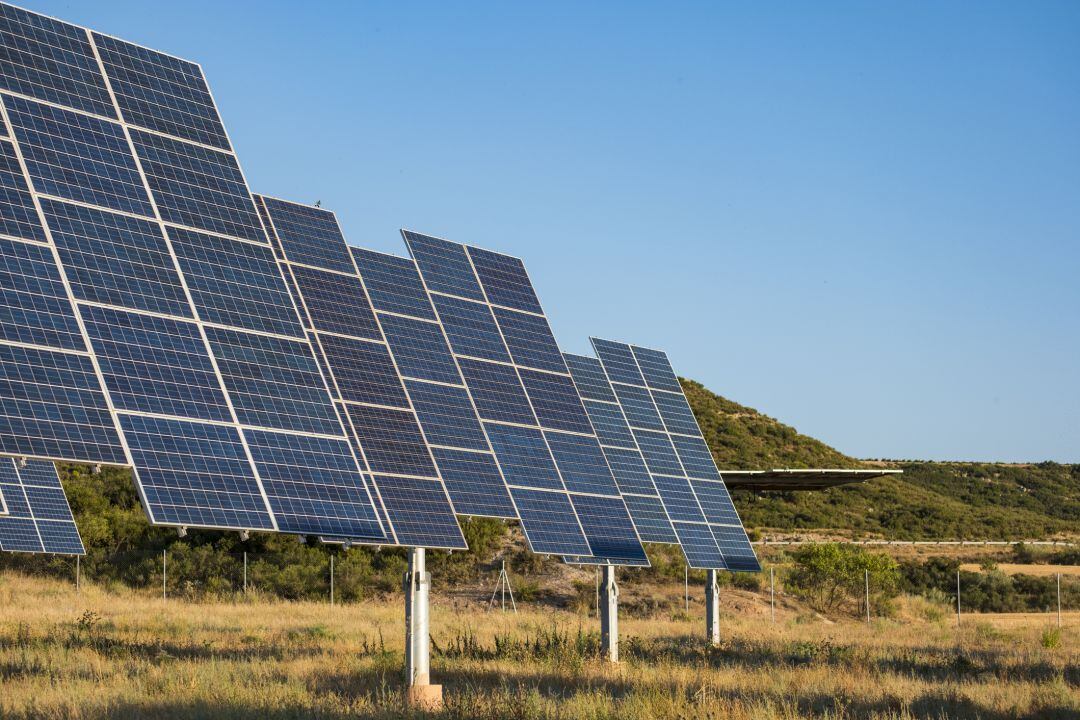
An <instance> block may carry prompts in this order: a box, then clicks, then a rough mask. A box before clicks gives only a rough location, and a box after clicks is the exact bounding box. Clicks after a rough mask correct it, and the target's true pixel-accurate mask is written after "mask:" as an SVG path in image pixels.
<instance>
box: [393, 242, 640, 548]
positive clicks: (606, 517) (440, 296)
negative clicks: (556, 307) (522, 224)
mask: <svg viewBox="0 0 1080 720" xmlns="http://www.w3.org/2000/svg"><path fill="white" fill-rule="evenodd" d="M402 234H403V236H404V238H405V243H406V245H408V247H409V251H410V253H411V254H412V256H413V259H414V260H415V262H416V267H417V269H418V271H419V273H420V277H421V279H422V280H423V283H424V286H425V287H426V288H427V290H428V291H429V294H430V297H431V301H432V306H433V307H434V309H435V313H436V315H437V316H438V319H439V321H440V322H441V324H442V326H443V327H444V328H445V330H446V336H447V340H448V341H449V344H450V348H451V350H452V351H453V354H454V357H455V359H456V360H457V364H458V367H459V368H460V371H461V375H462V378H463V380H464V383H465V387H466V388H467V389H468V391H469V393H470V395H471V396H472V398H473V401H474V404H475V407H476V411H477V413H478V414H479V416H480V419H481V421H482V422H481V424H482V426H483V428H484V431H485V432H486V434H487V437H488V439H489V441H490V443H491V446H492V448H493V449H494V451H495V456H496V458H498V461H499V466H500V467H501V469H502V471H503V476H504V478H505V480H506V482H507V484H508V485H509V486H510V493H511V495H512V497H513V499H514V503H515V506H516V508H517V511H518V516H519V517H520V519H521V523H522V529H523V530H524V532H525V535H526V538H527V539H528V542H529V544H530V547H531V548H532V550H533V551H534V552H540V553H552V554H560V555H563V556H565V557H567V558H568V559H570V560H571V561H574V562H578V561H584V559H585V558H588V557H593V558H595V561H597V562H611V563H615V564H626V565H633V564H640V565H647V564H648V559H647V558H646V557H645V552H644V550H643V548H642V547H641V541H640V539H639V537H638V534H637V532H636V531H635V529H634V524H633V522H632V521H631V519H630V515H629V513H628V511H627V509H626V505H625V503H624V502H623V500H622V498H621V496H620V495H619V490H618V486H617V485H616V484H615V480H614V478H613V477H612V474H611V469H610V468H609V467H608V465H607V462H606V459H605V457H604V454H603V451H602V449H601V447H600V443H599V441H598V440H597V438H596V434H595V432H594V430H593V427H592V425H591V424H590V422H589V418H588V415H587V414H586V412H585V408H584V407H583V406H582V402H581V398H580V397H579V396H578V392H577V389H576V387H575V385H574V381H573V379H572V378H571V377H570V373H569V371H568V370H567V367H566V365H565V363H564V362H563V359H562V354H561V353H560V351H559V348H558V344H557V343H556V342H555V338H554V335H553V334H552V332H551V327H550V325H549V324H548V321H547V318H546V317H545V316H544V315H543V310H542V308H541V307H540V303H539V301H538V300H537V297H536V292H535V290H534V289H533V286H532V283H531V281H530V280H529V278H528V275H527V273H526V272H525V267H524V265H523V264H522V263H521V261H520V260H518V259H517V258H512V257H509V256H506V255H501V254H499V253H493V252H490V251H487V250H481V249H479V248H474V247H470V246H465V245H460V244H458V243H453V242H449V241H446V240H441V239H438V238H434V237H430V236H427V235H421V234H418V233H414V232H410V231H403V232H402Z"/></svg>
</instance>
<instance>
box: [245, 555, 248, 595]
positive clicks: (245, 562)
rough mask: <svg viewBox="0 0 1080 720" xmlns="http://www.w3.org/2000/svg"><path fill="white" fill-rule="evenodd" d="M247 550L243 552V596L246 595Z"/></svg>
mask: <svg viewBox="0 0 1080 720" xmlns="http://www.w3.org/2000/svg"><path fill="white" fill-rule="evenodd" d="M247 591H248V588H247V550H245V551H244V594H245V595H247Z"/></svg>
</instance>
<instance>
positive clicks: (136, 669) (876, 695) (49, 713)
mask: <svg viewBox="0 0 1080 720" xmlns="http://www.w3.org/2000/svg"><path fill="white" fill-rule="evenodd" d="M697 610H700V606H699V607H698V608H697ZM697 610H695V613H697ZM939 610H940V609H935V608H934V607H932V606H930V605H929V604H928V603H925V602H921V601H919V602H916V601H912V602H908V603H904V604H902V606H901V609H900V613H901V614H900V616H899V617H898V619H895V620H880V621H877V622H876V623H875V624H874V625H871V626H869V627H867V626H866V625H864V624H862V623H858V622H855V621H841V622H837V623H835V624H824V623H820V622H814V621H809V620H807V621H802V622H800V620H799V619H798V618H797V617H796V615H795V614H786V613H785V617H786V618H787V619H785V620H784V621H783V622H781V623H778V624H776V625H773V624H771V623H770V622H769V621H768V616H767V615H765V616H761V615H755V616H754V617H751V618H745V617H742V616H730V615H729V616H727V617H725V618H724V624H723V632H724V637H725V640H724V643H723V644H722V646H721V647H719V648H707V647H705V646H704V644H703V643H702V642H701V641H700V640H699V639H698V637H699V635H700V634H701V633H700V630H701V627H700V626H701V625H702V621H701V619H700V618H699V617H694V618H691V619H687V618H685V617H678V616H676V617H652V618H648V619H632V618H624V619H623V622H622V637H623V644H622V650H623V655H624V662H623V663H621V664H620V665H618V666H615V667H611V666H607V665H605V664H604V663H602V662H600V661H599V660H597V659H595V657H593V656H592V655H591V649H592V648H593V647H594V645H595V636H594V635H593V634H592V631H593V630H594V628H595V626H596V623H595V621H594V620H593V619H591V618H587V617H582V616H578V615H574V614H571V613H567V612H559V611H551V610H528V611H523V612H522V613H521V614H519V615H517V616H513V615H503V614H501V613H497V612H495V613H487V612H484V611H482V610H480V609H478V607H477V606H472V607H466V606H463V605H457V606H444V605H439V604H436V606H435V607H434V608H433V612H432V627H433V632H434V640H435V643H436V645H437V646H438V647H439V648H440V651H439V652H437V653H436V655H435V657H434V658H433V662H432V666H433V667H432V670H433V673H434V675H435V681H436V682H442V683H443V684H444V686H445V690H446V697H447V703H448V707H447V709H446V711H445V716H446V717H451V718H466V717H467V718H547V717H558V718H589V719H590V720H599V719H601V718H619V719H620V720H628V719H632V718H683V717H709V718H728V717H731V718H796V717H807V716H813V717H830V718H927V719H929V718H934V719H938V718H984V719H989V720H996V719H998V718H1015V717H1044V718H1076V717H1078V716H1080V657H1078V651H1080V647H1078V642H1077V637H1076V636H1077V630H1078V629H1080V616H1077V615H1076V614H1073V615H1071V616H1069V617H1068V618H1067V623H1066V624H1067V627H1066V628H1065V630H1064V631H1063V633H1062V634H1061V636H1060V638H1059V640H1058V644H1057V646H1056V647H1050V648H1047V647H1044V645H1045V644H1047V643H1046V641H1045V637H1044V636H1045V634H1046V633H1045V631H1046V629H1047V624H1048V621H1049V619H1048V618H1047V617H1046V616H1038V617H1033V618H1031V619H1030V620H1029V621H1027V622H1023V621H1021V622H1018V623H1011V624H1009V625H1007V626H1004V627H999V626H996V625H994V624H993V623H991V622H989V620H980V619H976V618H975V617H972V616H969V617H967V618H965V623H964V626H963V627H962V628H961V629H960V630H957V629H956V628H955V626H954V624H953V622H952V618H951V617H949V616H948V614H947V612H945V613H944V614H942V613H941V612H939ZM402 636H403V626H402V618H401V609H400V605H399V603H397V602H388V603H371V604H363V605H353V606H345V607H341V606H339V607H336V608H333V609H331V608H330V607H329V606H328V605H325V604H314V603H281V602H272V601H263V600H253V601H250V602H242V603H235V604H230V603H219V604H195V603H186V602H182V601H169V602H167V603H164V602H162V601H161V599H160V598H157V599H154V598H152V597H149V596H146V595H140V594H136V593H132V592H130V591H124V590H118V591H106V590H104V589H101V588H96V587H91V588H84V591H83V593H82V595H80V596H76V595H75V593H74V592H73V589H72V588H71V587H70V585H65V584H61V583H57V582H55V581H51V580H41V579H30V578H26V577H22V576H18V575H11V574H8V575H0V688H2V693H0V718H4V719H5V720H6V719H7V718H132V717H164V718H225V719H228V718H267V719H269V720H279V719H284V718H322V719H329V720H336V719H337V718H347V717H350V718H351V717H364V718H391V717H402V716H403V715H402V710H401V707H402V693H401V680H402V677H401V665H402V655H401V650H402V644H403V637H402Z"/></svg>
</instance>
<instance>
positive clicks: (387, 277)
mask: <svg viewBox="0 0 1080 720" xmlns="http://www.w3.org/2000/svg"><path fill="white" fill-rule="evenodd" d="M350 249H351V250H352V255H353V258H354V259H355V260H356V265H357V267H358V268H359V269H360V275H361V276H362V277H363V278H364V285H366V286H367V289H368V294H369V295H370V296H371V303H372V305H374V306H375V309H376V310H382V311H384V312H392V313H397V314H399V315H408V316H410V317H415V318H422V319H424V320H434V319H435V310H434V309H433V308H432V307H431V300H430V298H428V294H427V290H426V289H424V283H423V281H422V280H421V279H420V273H419V272H417V270H416V263H414V262H413V261H412V260H409V259H408V258H401V257H394V256H393V255H387V254H385V253H380V252H373V251H371V250H364V249H362V248H356V247H354V248H350ZM385 319H386V318H384V320H385Z"/></svg>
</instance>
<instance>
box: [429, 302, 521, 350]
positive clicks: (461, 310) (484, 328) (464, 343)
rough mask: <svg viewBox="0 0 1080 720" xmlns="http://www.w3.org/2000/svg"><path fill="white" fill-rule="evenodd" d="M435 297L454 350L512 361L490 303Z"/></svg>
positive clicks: (436, 305) (440, 316) (437, 308)
mask: <svg viewBox="0 0 1080 720" xmlns="http://www.w3.org/2000/svg"><path fill="white" fill-rule="evenodd" d="M432 300H433V301H434V303H435V309H436V310H437V311H438V313H439V319H440V320H441V321H442V325H443V328H445V329H446V336H447V337H448V338H449V339H450V346H451V347H452V348H453V349H454V353H455V354H457V355H467V356H469V357H474V358H483V359H484V360H497V361H499V362H510V354H509V353H508V352H507V351H506V345H505V344H503V339H502V336H501V335H500V334H499V327H498V326H497V325H496V324H495V318H494V317H493V316H492V314H491V309H490V308H488V306H487V305H484V304H482V303H478V302H470V301H468V300H460V299H458V298H454V297H447V296H445V295H435V296H433V297H432Z"/></svg>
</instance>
